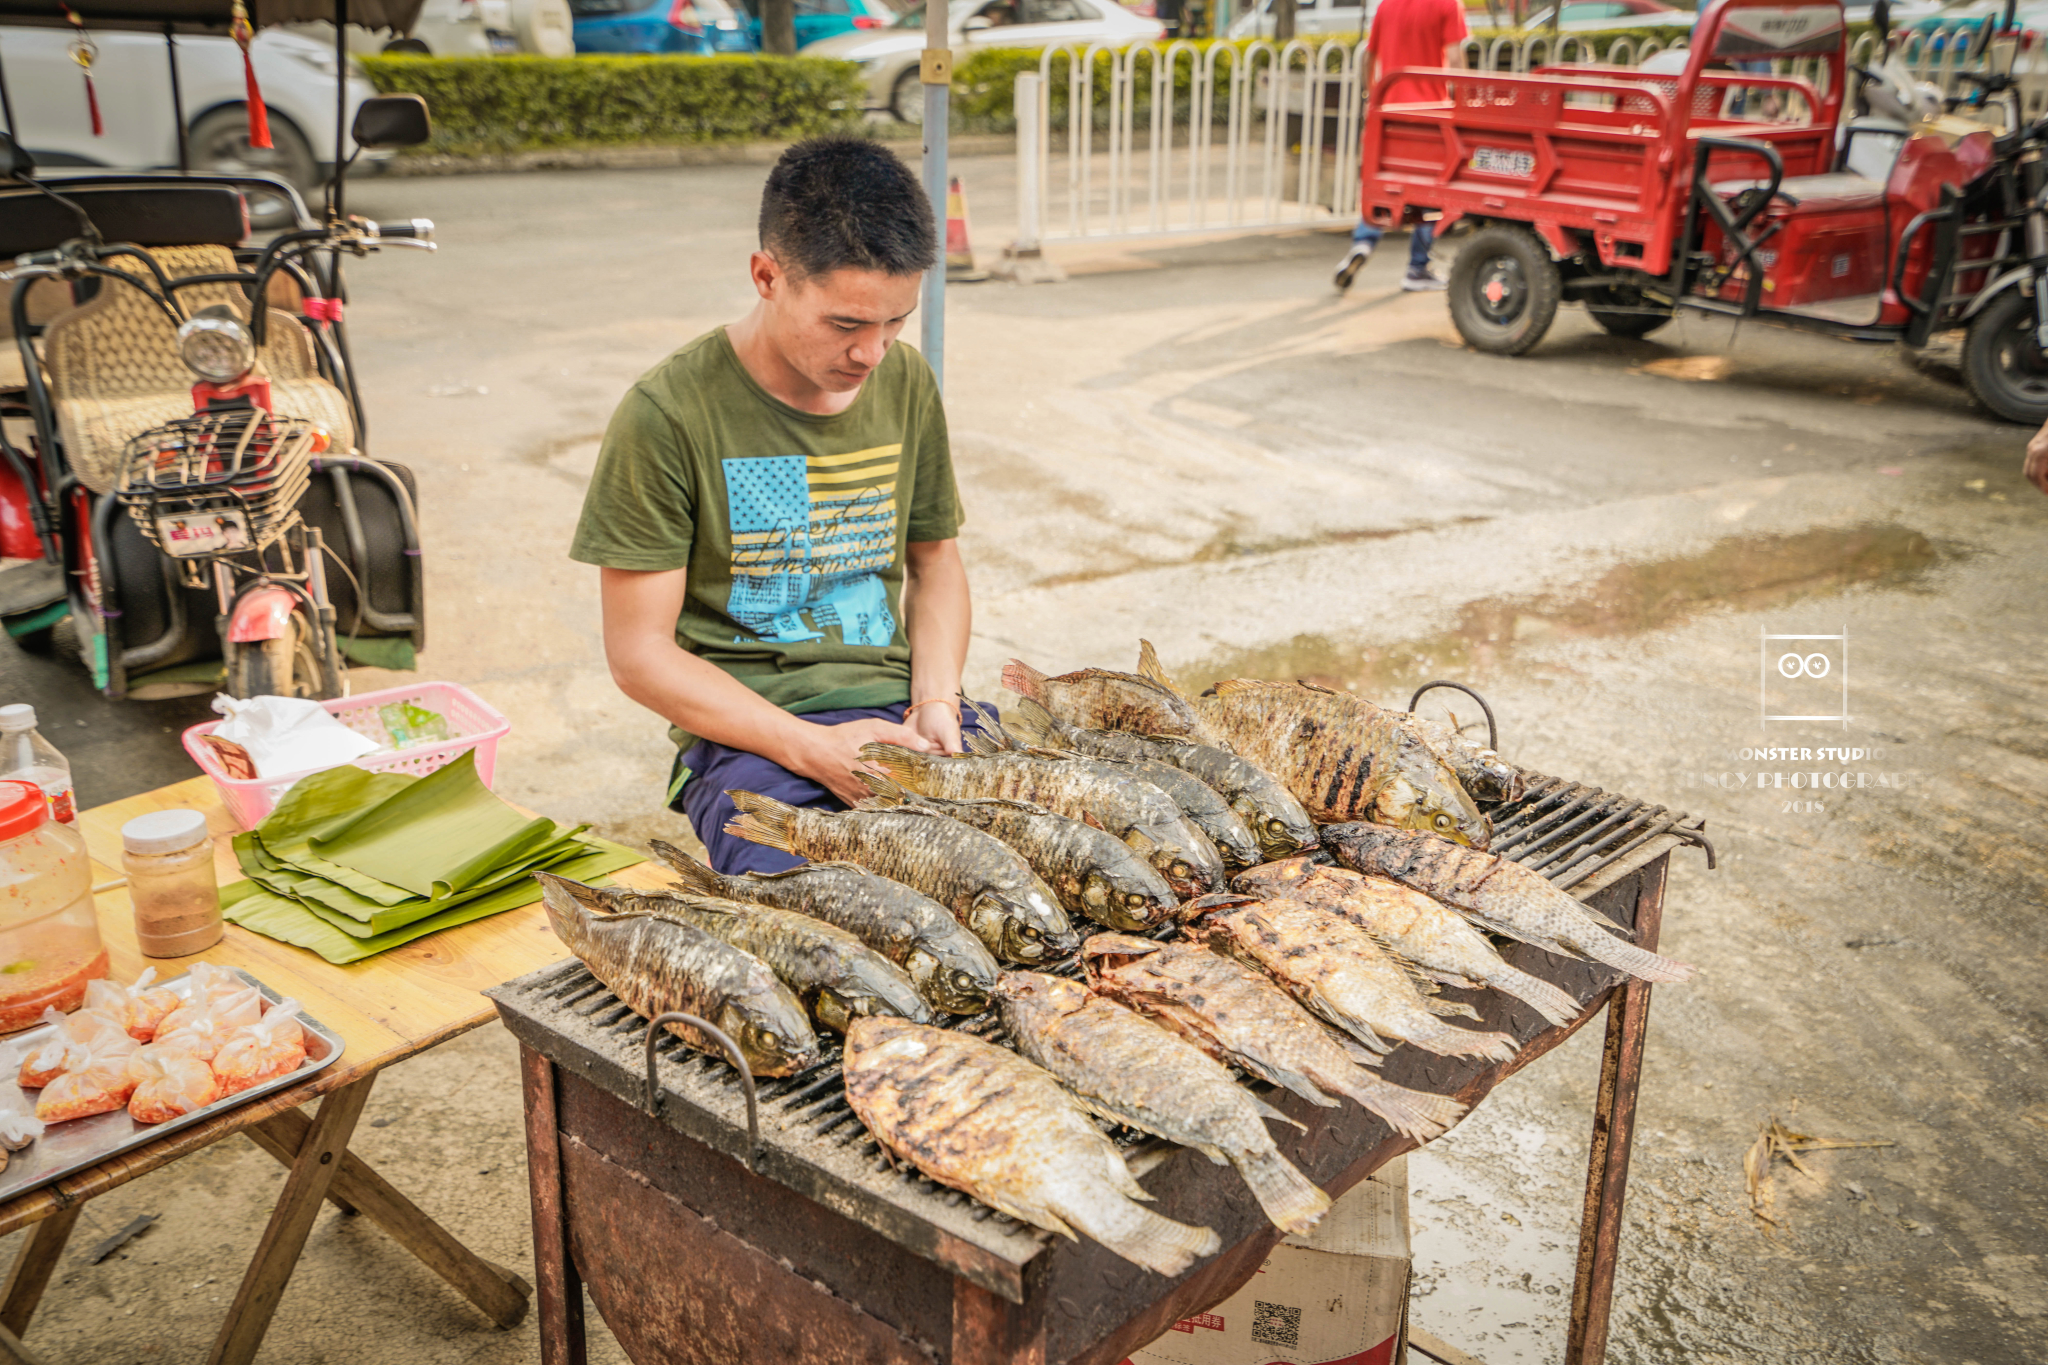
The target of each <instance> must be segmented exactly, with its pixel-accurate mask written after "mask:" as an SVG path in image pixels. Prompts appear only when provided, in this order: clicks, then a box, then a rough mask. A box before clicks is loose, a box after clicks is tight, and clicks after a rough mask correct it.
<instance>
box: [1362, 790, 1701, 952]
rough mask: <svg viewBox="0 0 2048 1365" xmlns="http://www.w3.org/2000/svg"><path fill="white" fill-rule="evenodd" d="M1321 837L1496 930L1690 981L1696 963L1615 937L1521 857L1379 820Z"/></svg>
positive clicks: (1369, 870)
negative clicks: (1383, 824)
mask: <svg viewBox="0 0 2048 1365" xmlns="http://www.w3.org/2000/svg"><path fill="white" fill-rule="evenodd" d="M1323 845H1324V847H1325V848H1327V849H1328V850H1329V851H1330V853H1331V854H1332V855H1334V856H1335V857H1336V859H1337V861H1338V862H1340V863H1342V864H1344V866H1346V867H1348V868H1350V869H1351V870H1352V871H1354V872H1363V873H1365V874H1366V875H1367V876H1371V877H1385V878H1386V879H1387V880H1389V881H1395V882H1399V883H1401V885H1403V886H1406V887H1409V888H1412V889H1413V890H1416V891H1420V892H1421V893H1422V894H1423V895H1425V896H1428V897H1430V898H1431V899H1432V900H1436V901H1439V902H1441V903H1442V904H1444V905H1448V906H1450V907H1451V908H1452V909H1453V910H1456V911H1457V912H1458V913H1459V914H1461V915H1463V916H1464V917H1465V918H1466V919H1468V920H1470V921H1472V923H1474V924H1476V925H1478V926H1479V927H1480V928H1482V929H1489V930H1492V931H1493V932H1494V933H1496V934H1505V935H1506V936H1507V937H1509V938H1515V939H1520V940H1521V941H1522V942H1524V943H1533V944H1534V945H1536V946H1537V947H1538V948H1541V949H1543V950H1544V951H1545V952H1551V953H1556V954H1557V955H1558V956H1560V957H1577V958H1591V959H1593V960H1594V961H1595V962H1600V963H1605V964H1606V965H1607V966H1609V967H1613V968H1615V969H1616V970H1617V971H1623V972H1627V973H1628V974H1629V975H1630V976H1635V977H1640V978H1642V979H1643V980H1644V981H1687V980H1690V979H1691V978H1692V976H1693V974H1694V972H1695V971H1697V970H1698V969H1697V968H1695V967H1693V966H1691V965H1690V964H1688V963H1684V962H1675V961H1673V960H1672V959H1670V958H1668V957H1660V956H1658V955H1657V954H1656V953H1653V952H1650V951H1649V950H1647V949H1644V948H1638V947H1637V946H1636V945H1635V944H1633V943H1627V942H1624V941H1623V940H1621V939H1619V938H1617V937H1615V933H1614V932H1613V931H1614V930H1616V929H1618V928H1619V926H1614V925H1610V924H1609V923H1607V922H1606V921H1603V920H1601V919H1599V918H1597V917H1595V916H1594V914H1593V913H1592V912H1591V911H1590V910H1588V909H1586V907H1585V906H1583V905H1581V904H1579V902H1578V901H1576V900H1574V899H1573V898H1572V897H1571V896H1569V895H1567V894H1566V893H1564V892H1562V891H1560V890H1558V889H1557V888H1556V887H1554V886H1552V885H1551V884H1550V883H1549V882H1547V881H1545V880H1544V879H1543V877H1542V876H1541V875H1539V874H1538V873H1535V872H1531V871H1530V870H1529V869H1528V868H1526V867H1523V866H1522V865H1520V864H1519V863H1511V862H1509V861H1508V860H1507V859H1505V858H1501V857H1497V856H1496V855H1494V854H1491V853H1481V852H1479V851H1478V850H1476V849H1470V848H1460V847H1459V846H1458V845H1456V844H1453V843H1447V842H1445V841H1444V840H1442V839H1432V838H1430V837H1429V836H1428V835H1426V834H1414V833H1410V832H1408V831H1405V830H1394V829H1386V828H1382V827H1380V826H1377V825H1368V824H1348V825H1333V826H1331V827H1330V828H1328V829H1325V830H1324V831H1323Z"/></svg>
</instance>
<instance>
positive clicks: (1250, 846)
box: [1209, 826, 1264, 873]
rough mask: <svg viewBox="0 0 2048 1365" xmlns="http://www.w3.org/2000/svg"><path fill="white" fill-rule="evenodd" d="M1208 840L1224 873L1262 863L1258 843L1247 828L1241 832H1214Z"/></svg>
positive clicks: (1234, 830)
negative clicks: (1213, 846) (1221, 864)
mask: <svg viewBox="0 0 2048 1365" xmlns="http://www.w3.org/2000/svg"><path fill="white" fill-rule="evenodd" d="M1209 838H1210V842H1211V843H1213V844H1214V845H1215V846H1216V853H1217V855H1218V857H1219V858H1220V859H1221V860H1222V863H1223V870H1224V871H1225V872H1226V873H1228V872H1231V871H1233V870H1236V869H1238V868H1246V867H1252V866H1255V865H1256V864H1258V863H1260V862H1263V861H1264V859H1263V858H1262V857H1261V856H1260V854H1259V845H1258V841H1257V840H1256V838H1255V837H1254V836H1253V835H1252V834H1251V833H1250V828H1249V826H1247V827H1246V829H1245V830H1243V831H1239V830H1236V829H1220V830H1216V831H1214V832H1213V833H1211V834H1210V836H1209Z"/></svg>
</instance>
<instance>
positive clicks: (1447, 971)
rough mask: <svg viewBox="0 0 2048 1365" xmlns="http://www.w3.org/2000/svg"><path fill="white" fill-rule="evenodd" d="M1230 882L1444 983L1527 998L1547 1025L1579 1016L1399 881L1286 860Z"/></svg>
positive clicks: (1562, 997) (1554, 991) (1564, 998)
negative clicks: (1357, 932)
mask: <svg viewBox="0 0 2048 1365" xmlns="http://www.w3.org/2000/svg"><path fill="white" fill-rule="evenodd" d="M1231 885H1232V886H1233V887H1234V888H1235V889H1236V890H1238V891H1240V892H1242V893H1244V894H1245V895H1248V896H1260V897H1288V898H1291V899H1294V900H1299V901H1306V902H1307V903H1308V904H1310V905H1315V906H1320V907H1321V908H1323V909H1325V910H1329V911H1332V912H1334V913H1336V914H1339V915H1342V916H1343V917H1344V918H1345V919H1347V920H1350V921H1351V922H1352V923H1353V924H1355V925H1357V926H1358V927H1359V928H1361V929H1363V930H1365V931H1366V932H1367V933H1369V934H1371V935H1372V936H1373V939H1374V941H1375V942H1377V943H1379V944H1380V945H1381V946H1382V947H1384V948H1385V949H1386V950H1387V951H1388V952H1390V953H1393V954H1394V955H1395V956H1397V957H1399V958H1400V959H1401V960H1402V961H1404V962H1411V963H1413V964H1414V965H1415V966H1417V967H1419V968H1421V969H1422V970H1423V971H1425V972H1427V973H1428V974H1429V975H1430V976H1432V977H1434V978H1435V979H1436V980H1438V981H1441V982H1443V983H1444V984H1445V985H1447V986H1482V985H1483V986H1491V987H1493V988H1494V989H1495V990H1498V991H1504V992H1506V993H1507V994H1509V995H1512V996H1514V997H1515V998H1516V999H1518V1000H1526V1001H1528V1002H1529V1004H1531V1005H1533V1006H1534V1007H1535V1008H1536V1012H1537V1013H1538V1014H1540V1015H1542V1016H1543V1017H1544V1018H1545V1019H1547V1020H1549V1021H1550V1022H1551V1023H1553V1024H1568V1023H1570V1022H1571V1021H1572V1020H1574V1019H1576V1018H1578V1017H1579V1002H1578V1001H1576V1000H1574V999H1572V997H1571V996H1569V995H1567V994H1565V993H1564V992H1563V991H1561V990H1559V989H1558V988H1557V987H1555V986H1553V985H1551V984H1550V983H1549V982H1548V981H1544V980H1541V979H1540V978H1538V977H1533V976H1531V975H1529V974H1528V973H1527V972H1524V971H1518V970H1516V969H1515V968H1513V967H1510V966H1509V965H1508V964H1507V963H1506V962H1504V961H1502V960H1501V955H1500V954H1499V953H1496V952H1495V951H1494V950H1493V945H1492V944H1490V943H1488V942H1487V941H1486V936H1485V935H1484V934H1482V933H1480V932H1479V931H1478V930H1477V929H1474V928H1473V927H1472V926H1471V925H1469V924H1467V923H1466V922H1465V921H1464V920H1463V919H1462V918H1460V917H1459V915H1458V914H1457V912H1456V911H1454V910H1450V909H1447V908H1445V907H1444V906H1441V905H1438V904H1437V903H1436V902H1435V901H1433V900H1431V899H1430V898H1429V897H1427V896H1425V895H1423V894H1422V893H1421V892H1420V891H1410V890H1409V889H1408V888H1407V887H1405V886H1402V885H1400V884H1399V883H1396V882H1390V881H1385V880H1383V879H1381V878H1378V877H1367V876H1364V875H1362V874H1360V873H1357V872H1353V871H1351V870H1350V869H1349V868H1343V867H1322V866H1318V865H1317V864H1315V863H1313V862H1311V861H1310V860H1309V859H1307V858H1289V859H1287V860H1286V861H1284V862H1277V863H1268V864H1266V865H1265V866H1264V867H1255V868H1253V869H1252V870H1251V871H1249V872H1243V873H1240V874H1239V875H1238V876H1237V877H1236V878H1235V879H1233V880H1232V882H1231Z"/></svg>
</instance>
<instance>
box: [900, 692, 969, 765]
mask: <svg viewBox="0 0 2048 1365" xmlns="http://www.w3.org/2000/svg"><path fill="white" fill-rule="evenodd" d="M903 723H904V724H905V725H908V726H909V727H910V728H911V729H913V730H915V731H917V732H918V733H919V734H920V735H923V736H924V737H925V738H926V739H928V740H930V741H931V742H932V743H934V744H936V745H938V746H939V751H940V752H941V753H948V754H957V753H959V752H960V750H961V747H962V746H961V743H960V707H959V706H958V705H957V704H954V705H950V706H945V705H938V706H920V707H917V708H915V709H914V710H912V711H910V712H909V713H907V714H906V715H905V716H904V717H903Z"/></svg>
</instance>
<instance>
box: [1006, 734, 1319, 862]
mask: <svg viewBox="0 0 2048 1365" xmlns="http://www.w3.org/2000/svg"><path fill="white" fill-rule="evenodd" d="M1010 716H1011V718H1010V719H1009V720H1008V721H1006V722H1005V725H1006V726H1007V727H1008V728H1009V730H1010V731H1011V733H1013V734H1016V735H1018V736H1020V737H1022V738H1023V739H1024V740H1025V741H1026V742H1028V743H1031V744H1037V745H1042V746H1044V747H1046V748H1052V749H1066V750H1069V751H1070V752H1073V753H1077V754H1086V755H1088V756H1089V757H1091V758H1107V759H1149V760H1151V761H1153V762H1155V763H1167V764H1171V765H1172V766H1174V767H1176V768H1178V769H1180V770H1181V771H1182V772H1184V773H1186V774H1188V775H1189V776H1190V777H1193V778H1195V779H1196V780H1197V781H1199V782H1201V783H1202V784H1203V785H1205V786H1207V787H1208V788H1210V789H1211V790H1212V791H1214V792H1216V793H1217V794H1218V795H1220V796H1222V798H1223V799H1224V800H1225V801H1226V802H1228V803H1229V805H1230V808H1231V809H1232V810H1234V811H1236V812H1237V814H1238V818H1239V819H1241V820H1243V821H1244V823H1245V828H1247V829H1248V830H1250V831H1251V835H1252V838H1253V839H1254V840H1256V841H1257V843H1258V846H1259V855H1260V858H1261V859H1262V860H1271V859H1275V858H1286V857H1291V856H1292V855H1294V854H1296V853H1302V852H1306V851H1307V850H1309V849H1313V848H1314V847H1315V846H1316V826H1315V822H1314V821H1313V820H1311V819H1309V818H1308V812H1307V811H1305V810H1303V809H1302V807H1301V802H1299V801H1297V800H1295V799H1294V793H1292V792H1290V791H1288V790H1287V788H1286V787H1284V786H1282V785H1281V784H1280V782H1279V781H1278V780H1277V779H1276V778H1275V777H1274V776H1273V775H1272V774H1271V773H1269V772H1267V771H1265V770H1264V769H1263V768H1259V767H1257V766H1255V765H1253V764H1251V763H1247V762H1246V761H1245V760H1244V759H1241V758H1239V757H1238V756H1237V755H1236V754H1234V753H1231V752H1230V751H1229V750H1228V749H1219V748H1217V747H1216V746H1215V745H1213V744H1199V743H1196V742H1195V741H1194V740H1190V739H1173V738H1169V737H1167V736H1164V735H1140V734H1134V733H1132V732H1131V731H1129V730H1090V729H1087V728H1085V727H1083V726H1079V725H1071V724H1069V723H1068V722H1066V721H1063V720H1061V719H1059V718H1058V717H1057V716H1055V715H1053V714H1052V713H1051V712H1050V711H1047V710H1046V709H1045V708H1044V707H1043V706H1040V705H1039V704H1038V703H1037V702H1035V701H1032V700H1031V699H1029V698H1028V697H1027V698H1026V699H1024V700H1023V701H1021V702H1019V703H1017V705H1016V707H1014V708H1013V709H1012V711H1011V712H1010ZM1167 794H1168V795H1169V796H1174V795H1175V793H1174V792H1172V791H1171V790H1168V792H1167ZM1175 799H1176V800H1178V797H1177V796H1176V797H1175ZM1183 809H1185V807H1184V806H1183ZM1205 832H1206V831H1205ZM1211 838H1212V839H1213V838H1214V835H1213V834H1212V835H1211ZM1217 850H1218V851H1219V852H1221V853H1223V854H1224V858H1225V861H1226V862H1227V861H1228V860H1229V856H1230V855H1229V851H1228V850H1227V849H1224V848H1223V846H1222V845H1221V844H1220V843H1219V844H1217Z"/></svg>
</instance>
